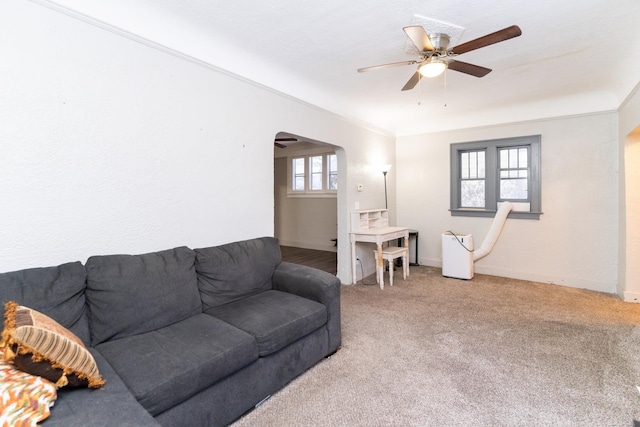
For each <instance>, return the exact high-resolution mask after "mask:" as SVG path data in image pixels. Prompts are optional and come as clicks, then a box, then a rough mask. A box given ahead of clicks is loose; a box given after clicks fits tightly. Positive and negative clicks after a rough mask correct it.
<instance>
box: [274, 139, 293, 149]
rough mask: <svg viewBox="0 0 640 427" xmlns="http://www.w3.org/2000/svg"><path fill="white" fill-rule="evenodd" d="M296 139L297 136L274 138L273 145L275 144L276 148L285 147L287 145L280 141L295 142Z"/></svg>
mask: <svg viewBox="0 0 640 427" xmlns="http://www.w3.org/2000/svg"><path fill="white" fill-rule="evenodd" d="M296 141H298V138H275V139H274V140H273V145H275V146H276V147H278V148H287V146H286V145H285V144H282V142H296Z"/></svg>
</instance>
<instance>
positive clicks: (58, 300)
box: [0, 261, 89, 345]
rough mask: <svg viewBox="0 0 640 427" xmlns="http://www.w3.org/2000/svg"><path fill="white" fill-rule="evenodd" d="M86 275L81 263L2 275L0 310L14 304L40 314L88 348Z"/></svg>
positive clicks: (0, 281) (0, 282)
mask: <svg viewBox="0 0 640 427" xmlns="http://www.w3.org/2000/svg"><path fill="white" fill-rule="evenodd" d="M86 277H87V276H86V272H85V268H84V266H83V265H82V263H81V262H80V261H76V262H70V263H66V264H62V265H59V266H56V267H42V268H30V269H27V270H20V271H14V272H10V273H3V274H0V309H2V310H4V306H5V304H6V303H7V302H9V301H15V302H17V303H18V304H20V305H25V306H28V307H31V308H33V309H34V310H37V311H39V312H41V313H43V314H45V315H47V316H49V317H51V318H52V319H54V320H55V321H56V322H58V323H59V324H61V325H62V326H64V327H65V328H67V329H69V330H70V331H71V332H73V333H74V334H75V335H76V336H77V337H78V338H80V339H81V340H82V342H83V343H84V344H85V345H88V344H89V322H88V319H87V311H86V305H85V288H86Z"/></svg>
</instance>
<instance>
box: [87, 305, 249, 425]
mask: <svg viewBox="0 0 640 427" xmlns="http://www.w3.org/2000/svg"><path fill="white" fill-rule="evenodd" d="M96 349H97V350H98V351H99V352H100V353H101V354H102V355H103V356H104V357H105V359H107V361H108V362H109V363H110V364H111V366H113V368H114V369H115V371H116V372H117V373H118V374H119V375H120V376H121V378H122V380H123V381H124V382H125V383H126V384H127V386H128V387H129V389H130V390H131V392H132V394H133V395H134V396H135V398H136V399H137V400H138V402H140V404H141V405H142V406H144V408H145V409H146V410H147V411H149V412H150V413H151V414H152V415H154V416H155V415H157V414H159V413H161V412H163V411H165V410H167V409H169V408H171V407H173V406H175V405H177V404H179V403H181V402H183V401H185V400H187V399H189V398H190V397H191V396H193V395H195V394H196V393H198V392H199V391H201V390H203V389H205V388H207V387H209V386H210V385H212V384H214V383H215V382H217V381H218V380H220V379H222V378H224V377H225V376H227V375H229V374H231V373H233V372H236V371H237V370H239V369H240V368H242V367H244V366H246V365H248V364H249V363H251V362H252V361H254V360H256V359H257V358H258V349H257V345H256V342H255V339H254V338H253V337H252V336H251V335H249V334H247V333H246V332H244V331H241V330H239V329H237V328H235V327H233V326H231V325H229V324H228V323H225V322H223V321H221V320H219V319H216V318H213V317H211V316H208V315H206V314H202V313H201V314H198V315H195V316H192V317H190V318H188V319H185V320H182V321H180V322H177V323H174V324H172V325H169V326H166V327H164V328H160V329H158V330H155V331H151V332H147V333H144V334H140V335H133V336H130V337H125V338H120V339H117V340H113V341H107V342H104V343H102V344H99V345H98V346H96Z"/></svg>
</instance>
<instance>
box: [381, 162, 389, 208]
mask: <svg viewBox="0 0 640 427" xmlns="http://www.w3.org/2000/svg"><path fill="white" fill-rule="evenodd" d="M389 169H391V165H382V175H384V208H385V209H389V205H388V204H387V172H389Z"/></svg>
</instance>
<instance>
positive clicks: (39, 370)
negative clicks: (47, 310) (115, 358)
mask: <svg viewBox="0 0 640 427" xmlns="http://www.w3.org/2000/svg"><path fill="white" fill-rule="evenodd" d="M0 347H2V348H3V349H4V359H5V360H6V361H13V364H14V365H15V367H16V368H18V369H20V370H21V371H24V372H27V373H29V374H32V375H38V376H41V377H43V378H46V379H48V380H49V381H51V382H53V383H55V385H56V386H57V387H64V386H66V385H69V386H71V387H86V386H89V387H92V388H99V387H101V386H103V385H104V380H103V379H102V377H101V376H100V372H98V366H97V365H96V362H95V360H94V358H93V356H92V355H91V353H89V351H88V350H87V349H86V347H85V346H84V344H83V343H82V341H81V340H80V339H79V338H78V337H77V336H75V335H74V334H73V333H72V332H70V331H69V330H67V329H66V328H64V327H63V326H62V325H60V324H59V323H58V322H56V321H55V320H53V319H51V318H50V317H48V316H45V315H44V314H42V313H39V312H37V311H36V310H32V309H30V308H28V307H23V306H20V305H18V304H17V303H15V302H13V301H9V302H8V303H7V304H6V305H5V316H4V331H3V332H2V342H1V343H0Z"/></svg>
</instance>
